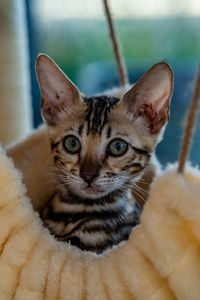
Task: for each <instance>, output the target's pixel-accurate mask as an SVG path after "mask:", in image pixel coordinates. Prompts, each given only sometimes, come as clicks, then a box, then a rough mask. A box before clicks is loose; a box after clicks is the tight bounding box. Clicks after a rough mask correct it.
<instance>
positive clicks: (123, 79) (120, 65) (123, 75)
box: [103, 0, 129, 86]
mask: <svg viewBox="0 0 200 300" xmlns="http://www.w3.org/2000/svg"><path fill="white" fill-rule="evenodd" d="M103 2H104V8H105V13H106V18H107V22H108V27H109V30H110V37H111V41H112V46H113V51H114V55H115V58H116V63H117V69H118V75H119V81H120V85H121V86H125V85H126V84H127V83H128V82H129V81H128V75H127V70H126V66H125V63H124V60H123V57H122V54H121V49H120V45H119V42H118V40H117V35H116V31H115V27H114V24H113V21H112V17H111V13H110V8H109V6H108V2H107V0H103Z"/></svg>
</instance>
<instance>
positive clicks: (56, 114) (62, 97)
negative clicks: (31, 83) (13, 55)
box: [36, 54, 81, 126]
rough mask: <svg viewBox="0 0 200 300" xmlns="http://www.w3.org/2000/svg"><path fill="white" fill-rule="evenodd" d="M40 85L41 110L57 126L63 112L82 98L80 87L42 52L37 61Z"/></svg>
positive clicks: (50, 123)
mask: <svg viewBox="0 0 200 300" xmlns="http://www.w3.org/2000/svg"><path fill="white" fill-rule="evenodd" d="M36 73H37V78H38V82H39V86H40V91H41V97H42V104H41V112H42V116H43V119H44V121H45V122H46V123H47V125H49V126H56V125H57V124H58V123H59V122H60V120H61V119H62V116H63V113H65V112H66V111H70V109H71V108H73V106H74V105H76V104H77V102H78V101H79V100H80V99H81V96H80V92H79V90H78V88H77V87H76V86H75V85H74V84H73V83H72V82H71V80H70V79H69V78H68V77H67V76H66V75H65V74H64V73H63V72H62V70H61V69H60V68H59V67H58V66H57V65H56V63H55V62H54V61H53V60H52V59H51V58H50V57H48V56H47V55H45V54H40V55H39V56H38V58H37V61H36Z"/></svg>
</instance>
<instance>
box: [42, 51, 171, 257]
mask: <svg viewBox="0 0 200 300" xmlns="http://www.w3.org/2000/svg"><path fill="white" fill-rule="evenodd" d="M36 73H37V78H38V82H39V86H40V91H41V98H42V103H41V113H42V117H43V120H44V122H45V124H46V126H47V131H48V136H49V141H50V145H51V151H52V156H53V160H54V164H55V167H54V173H55V174H54V175H55V180H56V193H55V195H54V197H53V198H52V199H50V201H49V202H48V204H47V205H46V206H45V208H44V209H43V211H42V212H41V218H42V220H43V222H44V224H45V226H47V227H48V229H49V230H50V232H51V233H52V234H53V235H54V236H55V237H56V239H58V240H59V241H66V242H69V243H70V244H71V245H73V246H76V247H78V248H80V249H81V250H84V251H91V252H95V253H97V254H100V253H102V252H104V251H105V250H108V249H110V248H112V247H113V246H115V245H118V244H119V243H120V242H122V241H125V240H127V239H128V237H129V235H130V233H131V231H132V229H133V227H134V226H135V225H137V224H138V223H139V214H140V212H139V210H138V207H137V205H136V201H135V200H134V198H133V196H132V194H133V195H134V193H136V194H137V183H140V182H141V180H142V178H143V180H144V178H145V176H146V175H145V174H151V175H150V177H151V178H150V179H148V182H151V181H152V180H153V175H154V172H151V171H149V170H151V167H152V166H153V159H152V158H153V155H154V154H153V153H154V150H155V147H156V145H157V144H158V142H159V141H160V140H161V138H162V136H163V133H164V129H165V126H166V124H167V121H168V119H169V105H170V100H171V96H172V90H173V72H172V70H171V68H170V66H169V65H168V64H167V63H166V62H160V63H158V64H156V65H154V66H153V67H152V68H150V69H149V70H148V71H147V72H146V73H145V74H144V75H143V76H142V77H141V78H140V79H139V80H138V81H137V82H136V83H135V84H134V85H133V86H132V87H130V88H129V89H128V90H127V91H126V92H125V93H124V94H123V95H122V97H121V98H118V97H115V96H108V95H100V96H94V97H85V96H84V95H83V94H81V93H80V92H79V90H78V88H77V87H76V86H75V85H74V84H73V83H72V82H71V81H70V79H68V77H67V76H66V75H65V74H64V73H63V72H62V71H61V69H59V67H58V66H57V65H56V64H55V63H54V62H53V60H51V59H50V58H49V57H48V56H47V55H45V54H41V55H39V56H38V58H37V61H36Z"/></svg>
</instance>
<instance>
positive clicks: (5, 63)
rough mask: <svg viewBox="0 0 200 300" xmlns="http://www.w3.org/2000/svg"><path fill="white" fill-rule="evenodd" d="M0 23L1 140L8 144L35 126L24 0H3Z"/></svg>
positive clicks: (23, 135)
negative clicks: (32, 118) (33, 122)
mask: <svg viewBox="0 0 200 300" xmlns="http://www.w3.org/2000/svg"><path fill="white" fill-rule="evenodd" d="M0 24H1V25H0V37H1V46H0V66H1V67H0V91H1V97H0V106H1V109H0V141H1V143H2V144H3V145H6V144H8V143H10V142H13V141H15V140H17V139H19V138H23V137H25V136H27V135H28V134H29V133H30V131H31V127H32V126H31V124H32V122H31V121H32V120H31V97H30V79H29V77H30V75H29V68H28V63H29V61H28V40H27V26H26V18H25V5H24V1H23V0H15V1H13V0H2V1H1V2H0Z"/></svg>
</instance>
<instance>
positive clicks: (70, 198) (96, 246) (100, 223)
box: [42, 193, 140, 253]
mask: <svg viewBox="0 0 200 300" xmlns="http://www.w3.org/2000/svg"><path fill="white" fill-rule="evenodd" d="M131 198H132V196H131V195H130V194H128V193H124V194H121V195H119V197H117V196H114V195H109V196H107V197H103V198H101V199H96V200H95V201H94V200H91V199H81V198H79V197H77V196H75V195H73V194H71V193H70V194H68V193H65V195H63V194H62V193H57V194H56V195H55V196H54V197H53V199H51V201H50V203H49V204H48V205H47V206H46V208H45V209H44V211H43V213H42V218H43V220H44V223H45V225H46V226H47V227H48V228H49V230H50V231H51V232H52V233H53V234H54V236H55V237H56V239H58V240H59V241H65V242H69V243H70V244H71V245H74V246H77V247H79V248H80V249H81V250H84V251H92V252H95V253H101V252H103V251H105V250H107V249H108V248H111V247H112V246H114V245H117V244H119V243H120V242H122V241H124V240H127V239H128V237H129V235H130V233H131V231H132V228H133V227H134V226H135V225H137V224H138V223H139V213H140V212H139V208H138V207H137V206H135V204H134V202H133V200H132V199H131Z"/></svg>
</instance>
